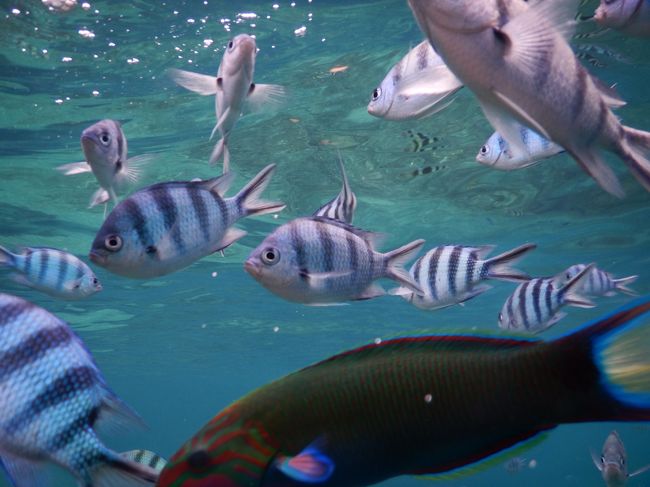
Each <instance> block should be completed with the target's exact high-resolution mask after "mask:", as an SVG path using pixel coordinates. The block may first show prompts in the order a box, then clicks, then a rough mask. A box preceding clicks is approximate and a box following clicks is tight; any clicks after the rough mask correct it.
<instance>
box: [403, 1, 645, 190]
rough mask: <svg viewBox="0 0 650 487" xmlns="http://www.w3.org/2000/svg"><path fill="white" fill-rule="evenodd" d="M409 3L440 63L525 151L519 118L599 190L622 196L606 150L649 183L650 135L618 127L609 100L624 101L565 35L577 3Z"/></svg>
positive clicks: (512, 142)
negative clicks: (558, 149)
mask: <svg viewBox="0 0 650 487" xmlns="http://www.w3.org/2000/svg"><path fill="white" fill-rule="evenodd" d="M409 5H410V7H411V10H412V11H413V13H414V15H415V18H416V19H417V21H418V23H419V25H420V27H421V28H422V30H423V31H424V32H425V34H426V35H427V37H428V39H429V40H430V41H431V43H432V44H433V45H435V46H436V50H437V52H438V53H439V54H440V56H441V57H442V58H443V60H444V61H445V63H446V64H447V66H448V67H449V68H450V69H451V70H452V72H453V73H454V74H455V75H456V76H457V77H458V78H459V79H460V80H461V81H462V82H463V83H464V84H465V85H466V86H467V87H468V88H469V89H471V90H472V91H473V92H474V94H475V95H476V96H477V98H478V100H479V103H480V104H481V107H482V108H483V113H484V114H485V116H486V117H487V118H488V120H489V121H490V123H491V124H492V126H493V127H494V128H495V129H496V131H497V132H499V133H500V134H501V135H502V136H503V137H504V138H505V139H506V140H507V141H508V143H509V144H510V145H511V146H512V147H515V148H517V150H518V152H525V151H526V148H525V147H524V146H523V144H522V143H521V140H520V137H519V130H518V127H519V125H520V124H523V125H526V126H527V127H529V128H531V129H533V130H535V131H536V132H537V133H538V134H540V135H541V136H542V137H544V138H546V139H549V140H551V141H553V142H555V143H556V144H558V145H560V146H561V147H563V148H564V149H565V150H566V151H567V152H568V153H569V154H570V155H571V156H572V157H573V158H574V159H575V160H576V161H577V162H578V163H579V164H580V166H581V167H582V168H583V169H584V170H585V171H586V172H587V173H588V174H589V175H590V176H591V177H593V178H594V179H595V180H596V181H597V182H598V184H600V185H601V186H602V187H603V188H604V189H605V190H606V191H608V192H610V193H612V194H614V195H616V196H618V197H623V196H624V191H623V188H622V186H621V184H620V182H619V180H618V178H617V177H616V175H615V174H614V172H613V171H612V170H611V168H609V167H608V166H607V164H606V163H605V161H604V160H603V156H602V151H603V150H606V151H610V152H613V153H615V154H616V155H618V157H620V158H621V159H622V160H623V162H624V163H625V164H626V165H627V166H628V169H629V170H630V171H631V172H632V174H633V175H634V176H635V177H636V179H637V180H638V181H639V182H640V183H641V184H642V185H643V186H644V187H645V188H646V189H647V190H650V161H649V160H648V153H649V152H650V133H648V132H643V131H640V130H636V129H633V128H630V127H626V126H623V125H621V123H620V121H619V119H618V118H617V117H616V116H615V115H614V113H613V112H612V111H611V108H612V107H616V106H622V105H623V104H624V102H623V101H622V100H620V98H619V97H618V95H617V94H616V93H615V92H614V90H613V89H612V88H610V87H608V86H606V85H605V84H604V83H602V82H600V81H598V80H597V79H596V78H594V77H593V76H591V75H590V74H589V73H588V71H587V70H586V69H585V68H584V67H583V66H582V65H581V64H580V62H579V60H578V59H577V58H576V56H575V55H574V53H573V51H572V50H571V47H570V46H569V44H568V42H567V40H566V38H568V37H569V35H570V34H571V32H570V31H571V29H570V27H569V25H570V24H571V22H570V21H571V20H572V19H573V16H574V13H575V7H576V2H575V1H571V0H544V1H543V2H535V3H534V4H532V5H529V4H528V3H526V2H524V1H522V0H435V1H430V0H409ZM442 19H444V21H443V20H442ZM496 66H498V69H497V68H496Z"/></svg>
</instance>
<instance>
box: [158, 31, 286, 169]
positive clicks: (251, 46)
mask: <svg viewBox="0 0 650 487" xmlns="http://www.w3.org/2000/svg"><path fill="white" fill-rule="evenodd" d="M256 54H257V46H256V44H255V39H254V38H253V37H251V36H249V35H247V34H239V35H237V36H235V37H234V38H233V39H231V40H230V41H229V42H228V47H227V48H226V50H225V51H224V53H223V58H222V60H221V63H220V64H219V69H218V71H217V76H216V77H214V76H208V75H205V74H198V73H192V72H190V71H183V70H180V69H170V70H169V75H170V76H171V78H172V80H174V82H175V83H177V84H179V85H180V86H182V87H183V88H187V89H188V90H190V91H193V92H195V93H198V94H200V95H216V96H215V111H216V114H217V124H216V125H215V126H214V129H213V130H212V134H211V135H210V139H212V137H213V136H214V134H215V133H216V132H217V131H218V132H219V133H220V134H221V139H220V140H219V142H217V145H215V147H214V150H213V151H212V155H210V164H216V163H217V161H219V159H221V157H222V156H223V172H224V173H225V172H228V171H229V170H230V151H229V150H228V140H229V138H230V133H231V132H232V129H233V128H234V127H235V124H236V123H237V120H239V117H240V116H241V114H242V111H243V110H244V107H245V105H247V106H248V108H250V109H257V108H259V107H260V106H262V105H264V104H268V103H276V102H277V101H278V100H279V99H280V98H281V97H282V96H283V95H284V88H283V87H282V86H278V85H264V84H259V83H254V82H253V72H254V70H255V56H256Z"/></svg>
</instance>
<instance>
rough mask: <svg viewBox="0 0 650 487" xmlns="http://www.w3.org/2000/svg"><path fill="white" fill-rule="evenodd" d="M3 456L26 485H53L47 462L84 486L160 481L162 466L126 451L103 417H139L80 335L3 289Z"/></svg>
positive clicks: (0, 296) (0, 376)
mask: <svg viewBox="0 0 650 487" xmlns="http://www.w3.org/2000/svg"><path fill="white" fill-rule="evenodd" d="M0 364H2V367H0V394H1V395H2V401H0V457H1V458H2V464H3V466H4V468H5V470H6V471H7V473H8V474H9V477H10V478H11V479H12V482H13V483H14V484H15V485H16V486H19V487H33V486H45V485H51V483H50V482H48V480H47V475H48V474H47V472H46V471H44V470H43V468H42V467H43V466H44V463H45V462H52V463H56V464H58V465H60V466H62V467H63V468H65V469H66V470H68V471H69V472H70V473H71V474H73V475H74V476H75V478H76V480H77V482H78V485H79V486H82V487H87V486H91V485H92V486H107V485H120V486H124V487H127V486H141V485H143V484H145V483H146V484H148V485H153V484H154V483H155V482H156V479H157V476H158V475H157V473H156V472H155V471H154V470H152V469H150V468H148V467H146V466H143V465H138V464H137V463H134V462H132V461H129V460H126V459H124V458H122V457H121V456H120V455H119V454H118V453H116V452H114V451H112V450H110V449H108V448H107V447H106V446H105V445H104V444H103V443H102V442H101V441H100V439H99V438H98V437H97V435H96V434H95V430H94V428H95V426H98V425H99V424H105V425H106V424H111V423H112V424H116V423H119V422H121V423H123V424H124V423H125V422H126V421H130V422H135V423H140V422H141V420H140V418H139V417H138V416H137V415H136V414H135V413H134V412H133V411H132V410H131V409H130V408H129V407H128V406H126V405H125V404H124V403H123V402H122V401H121V400H120V399H119V398H118V397H117V396H116V395H115V394H114V393H113V392H112V391H111V390H110V389H109V387H108V385H107V384H106V381H105V379H104V377H103V376H102V374H101V372H100V371H99V369H97V366H96V365H95V362H94V360H93V358H92V356H91V355H90V352H88V349H87V348H86V347H85V346H84V344H83V343H82V341H81V339H80V338H79V337H78V336H77V335H76V334H75V333H74V332H73V331H72V329H71V328H70V327H69V326H68V324H67V323H65V322H64V321H62V320H60V319H59V318H57V317H56V316H54V315H53V314H51V313H49V312H47V311H46V310H44V309H42V308H39V307H38V306H34V305H33V304H31V303H29V302H27V301H25V300H23V299H20V298H17V297H15V296H10V295H8V294H0Z"/></svg>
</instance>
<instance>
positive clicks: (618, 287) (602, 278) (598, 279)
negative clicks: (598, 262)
mask: <svg viewBox="0 0 650 487" xmlns="http://www.w3.org/2000/svg"><path fill="white" fill-rule="evenodd" d="M586 267H587V265H586V264H576V265H572V266H571V267H569V268H568V269H567V270H566V271H565V273H564V276H565V279H567V280H569V279H571V278H572V277H573V276H576V275H577V274H579V273H580V272H582V270H583V269H585V268H586ZM638 277H639V276H628V277H621V278H620V279H615V278H614V276H612V275H611V274H610V273H609V272H605V271H601V270H600V269H598V268H597V267H593V268H592V269H591V272H590V273H589V277H588V278H587V279H586V280H585V281H584V283H583V285H582V290H583V291H584V292H585V293H586V294H588V295H590V296H614V295H616V291H620V292H622V293H625V294H629V295H630V296H637V293H636V292H635V291H634V290H633V289H630V288H629V287H627V285H628V284H632V283H633V282H634V281H636V280H637V278H638Z"/></svg>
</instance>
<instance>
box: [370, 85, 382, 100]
mask: <svg viewBox="0 0 650 487" xmlns="http://www.w3.org/2000/svg"><path fill="white" fill-rule="evenodd" d="M380 96H381V88H379V87H377V88H375V89H374V90H373V92H372V101H377V100H378V99H379V97H380Z"/></svg>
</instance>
